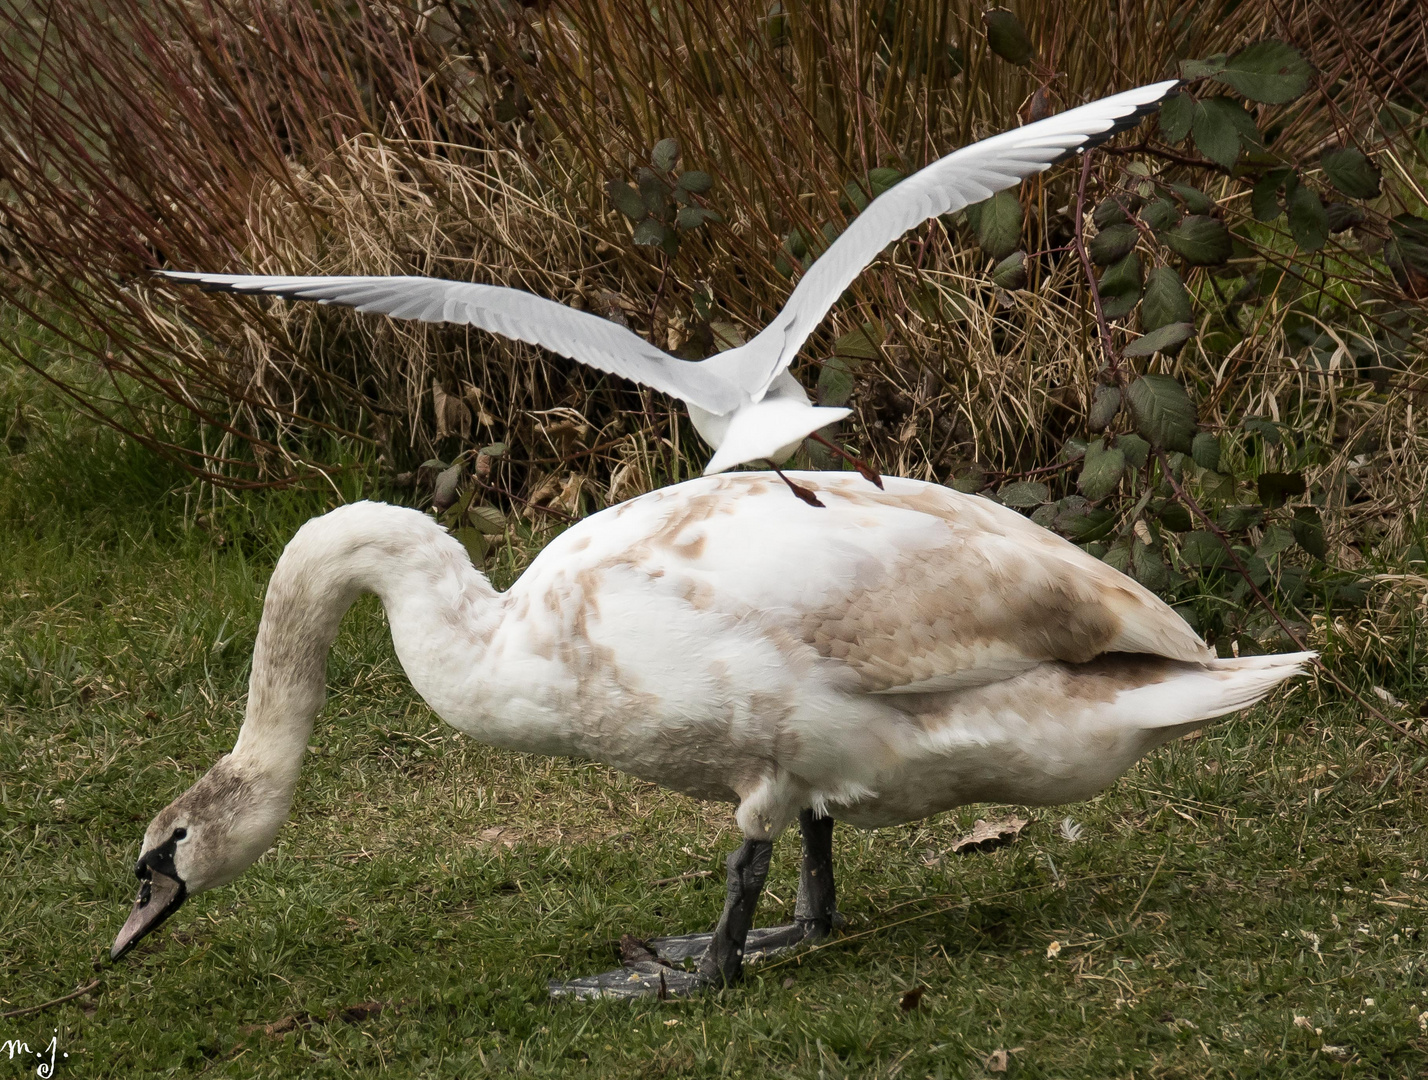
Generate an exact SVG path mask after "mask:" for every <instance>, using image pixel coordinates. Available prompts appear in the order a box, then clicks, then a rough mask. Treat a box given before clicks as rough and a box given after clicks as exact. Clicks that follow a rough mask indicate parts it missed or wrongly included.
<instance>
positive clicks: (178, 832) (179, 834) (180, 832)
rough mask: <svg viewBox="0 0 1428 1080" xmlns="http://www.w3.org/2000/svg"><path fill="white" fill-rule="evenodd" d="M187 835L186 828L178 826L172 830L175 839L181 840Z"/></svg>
mask: <svg viewBox="0 0 1428 1080" xmlns="http://www.w3.org/2000/svg"><path fill="white" fill-rule="evenodd" d="M187 835H188V830H187V829H184V828H178V829H175V830H174V839H175V840H182V839H183V838H184V837H185V836H187Z"/></svg>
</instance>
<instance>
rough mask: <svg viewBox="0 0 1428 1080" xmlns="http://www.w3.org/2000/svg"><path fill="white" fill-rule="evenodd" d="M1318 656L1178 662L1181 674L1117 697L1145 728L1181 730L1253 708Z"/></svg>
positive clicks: (1119, 707) (1128, 715)
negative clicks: (1188, 725)
mask: <svg viewBox="0 0 1428 1080" xmlns="http://www.w3.org/2000/svg"><path fill="white" fill-rule="evenodd" d="M1317 655H1318V653H1313V652H1299V653H1278V654H1275V655H1272V656H1240V657H1235V658H1233V659H1230V658H1226V659H1223V660H1220V659H1215V660H1207V661H1205V662H1203V663H1200V664H1193V665H1192V664H1176V665H1175V668H1176V669H1177V670H1176V672H1175V674H1173V675H1171V676H1170V677H1169V678H1166V679H1163V680H1161V681H1158V682H1153V683H1150V684H1149V685H1146V686H1137V687H1134V688H1132V689H1129V690H1123V691H1121V693H1119V694H1117V695H1116V702H1115V710H1116V712H1118V713H1120V714H1122V715H1123V716H1124V717H1125V718H1126V719H1127V720H1128V721H1131V722H1132V723H1135V724H1137V725H1138V726H1141V727H1144V728H1169V727H1181V726H1183V725H1186V724H1193V723H1197V722H1200V721H1205V720H1212V719H1214V718H1215V717H1217V716H1224V715H1225V714H1226V713H1232V712H1237V711H1239V710H1240V709H1247V708H1249V707H1250V706H1251V705H1253V704H1254V703H1255V702H1257V701H1259V700H1261V699H1262V698H1264V697H1266V696H1267V695H1268V694H1269V692H1270V691H1271V690H1273V689H1274V688H1275V687H1276V686H1278V685H1279V684H1280V683H1282V682H1284V681H1285V680H1286V679H1291V678H1293V677H1294V676H1295V675H1300V674H1303V672H1304V670H1305V669H1306V668H1307V667H1308V665H1309V663H1310V661H1311V660H1313V659H1314V657H1315V656H1317Z"/></svg>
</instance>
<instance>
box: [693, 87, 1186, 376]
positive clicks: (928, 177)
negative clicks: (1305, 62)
mask: <svg viewBox="0 0 1428 1080" xmlns="http://www.w3.org/2000/svg"><path fill="white" fill-rule="evenodd" d="M1177 85H1178V80H1174V79H1170V80H1167V81H1165V82H1159V83H1154V84H1153V85H1151V86H1143V87H1140V88H1139V89H1136V90H1128V91H1126V92H1125V93H1123V94H1116V95H1115V96H1114V97H1108V98H1104V99H1102V100H1101V101H1093V102H1091V103H1090V104H1089V105H1082V106H1080V107H1079V108H1076V109H1070V110H1068V111H1066V112H1063V113H1058V114H1057V115H1056V116H1051V117H1047V118H1046V119H1045V120H1038V121H1037V122H1036V123H1034V124H1027V125H1026V126H1024V127H1019V128H1017V129H1015V130H1014V131H1007V132H1004V133H1003V134H1001V135H996V136H993V137H992V138H990V139H985V140H983V141H982V142H979V143H974V144H972V145H971V146H966V147H963V148H962V149H961V150H957V151H955V152H953V153H951V154H948V155H947V156H946V157H944V158H942V159H940V160H938V161H935V162H933V163H932V164H931V165H929V166H927V167H926V168H925V169H923V170H922V171H920V172H917V173H914V174H913V175H912V176H910V177H908V178H907V179H906V180H903V181H902V182H901V183H899V184H897V185H896V186H895V187H892V188H890V189H888V190H887V191H885V192H884V193H883V194H882V195H880V196H878V197H877V198H876V199H874V200H873V201H872V202H871V203H870V204H869V205H868V208H867V209H866V210H864V211H863V212H862V213H861V214H859V215H858V216H857V217H856V218H854V219H853V221H852V223H851V224H849V226H848V227H847V228H846V229H845V230H843V233H842V235H840V236H839V237H838V239H837V240H835V241H833V244H832V245H831V246H830V247H829V248H828V250H827V251H825V252H824V253H823V254H822V255H821V256H820V257H819V258H818V260H817V261H816V262H815V263H814V264H813V265H812V266H811V267H809V269H808V272H807V273H805V274H804V275H803V278H802V279H801V280H800V281H799V283H798V285H797V287H796V288H795V289H794V290H793V293H792V295H790V296H789V298H788V303H787V304H785V305H784V308H783V310H782V311H780V312H779V313H778V315H777V316H776V317H775V318H774V320H773V322H771V323H770V324H769V325H768V326H767V327H765V328H764V330H763V331H762V332H761V333H759V335H758V336H757V337H755V338H754V339H753V340H752V341H750V342H749V343H748V345H746V346H744V347H743V348H742V349H740V350H738V352H737V353H733V352H731V353H727V354H725V355H724V356H723V357H720V358H717V360H716V362H719V363H721V365H722V364H729V366H730V367H731V368H732V370H730V371H728V372H727V374H728V375H729V376H730V377H731V378H732V379H733V380H734V381H735V382H737V383H738V384H739V386H741V387H743V388H744V389H745V390H746V391H748V392H749V393H750V394H752V395H753V396H754V397H755V398H757V397H758V396H759V395H760V394H762V393H763V392H764V391H765V390H766V389H767V388H768V385H769V383H770V382H772V381H773V378H774V376H775V375H777V374H778V373H779V372H780V371H782V370H783V369H784V368H786V367H788V365H789V364H790V363H791V362H792V361H793V358H794V356H795V355H796V354H797V352H798V350H799V349H800V348H801V347H802V346H803V343H804V341H805V340H806V339H807V338H808V335H809V334H811V333H812V332H813V329H814V327H816V326H817V325H818V324H819V322H821V321H822V319H823V316H824V315H826V314H828V309H829V308H831V307H832V306H833V304H834V302H835V301H836V300H837V299H838V297H839V296H841V295H842V293H843V290H844V289H846V288H847V287H848V284H849V283H850V282H851V281H852V280H853V279H854V278H855V277H857V276H858V275H859V274H860V273H862V272H863V269H864V268H865V267H866V266H867V265H868V263H870V262H872V261H873V259H875V258H876V257H877V255H878V252H880V251H882V250H883V248H885V247H887V246H888V244H890V243H892V242H893V241H894V240H896V239H897V238H898V237H899V236H901V235H902V234H903V233H905V232H907V230H908V229H911V228H912V227H913V226H915V225H918V224H921V223H922V222H924V221H926V220H928V219H929V218H934V217H937V216H938V215H940V214H947V213H951V212H953V211H955V210H960V209H962V208H963V207H965V206H968V205H970V204H971V203H976V202H981V201H982V200H983V199H987V198H990V197H991V196H992V195H994V194H995V193H996V192H998V191H1001V190H1003V189H1005V188H1009V187H1013V186H1015V185H1016V184H1018V183H1020V182H1021V181H1022V180H1023V179H1025V178H1026V177H1028V176H1031V175H1033V174H1035V173H1039V172H1042V171H1044V170H1045V169H1048V168H1050V167H1051V166H1052V165H1054V164H1055V163H1056V162H1057V161H1059V160H1060V159H1061V158H1063V157H1065V156H1066V155H1067V154H1070V153H1073V152H1075V151H1079V150H1084V149H1086V148H1087V147H1090V146H1094V145H1095V144H1096V143H1098V142H1100V141H1101V140H1104V139H1107V138H1109V137H1110V136H1111V135H1113V134H1114V133H1115V132H1117V131H1120V130H1122V129H1123V128H1125V127H1129V126H1131V125H1133V124H1135V123H1136V122H1137V121H1138V120H1139V119H1140V118H1141V117H1142V116H1145V115H1146V114H1147V113H1149V112H1150V111H1151V110H1152V109H1154V108H1155V107H1156V106H1157V105H1158V104H1159V103H1160V102H1161V101H1162V100H1163V99H1164V98H1165V97H1166V96H1167V95H1168V94H1169V93H1170V92H1171V91H1172V90H1173V89H1174V88H1175V87H1176V86H1177Z"/></svg>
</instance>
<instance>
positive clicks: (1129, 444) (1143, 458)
mask: <svg viewBox="0 0 1428 1080" xmlns="http://www.w3.org/2000/svg"><path fill="white" fill-rule="evenodd" d="M1116 446H1117V447H1119V448H1120V451H1121V453H1122V454H1124V455H1125V456H1126V464H1127V465H1129V466H1130V467H1131V468H1132V469H1143V468H1145V463H1146V462H1147V461H1149V460H1150V443H1148V442H1146V441H1145V440H1144V439H1142V438H1141V437H1140V436H1139V435H1135V434H1132V433H1130V432H1127V433H1126V434H1124V435H1117V436H1116Z"/></svg>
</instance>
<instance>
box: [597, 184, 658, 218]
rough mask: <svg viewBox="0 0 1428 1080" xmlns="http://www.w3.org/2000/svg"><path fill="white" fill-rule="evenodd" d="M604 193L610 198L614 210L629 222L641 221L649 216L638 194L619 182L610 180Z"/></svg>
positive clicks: (627, 185)
mask: <svg viewBox="0 0 1428 1080" xmlns="http://www.w3.org/2000/svg"><path fill="white" fill-rule="evenodd" d="M605 193H606V194H607V195H609V196H610V202H611V204H612V205H613V206H614V207H615V209H616V210H618V211H620V213H622V214H624V215H625V217H627V218H629V219H630V220H631V221H642V220H643V219H644V218H645V217H646V216H647V215H648V214H649V211H648V210H646V209H645V204H644V200H643V199H641V198H640V193H639V192H638V191H636V190H635V189H634V188H632V187H630V185H629V184H626V183H624V182H623V181H621V180H611V181H610V182H609V183H608V184H606V185H605Z"/></svg>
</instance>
